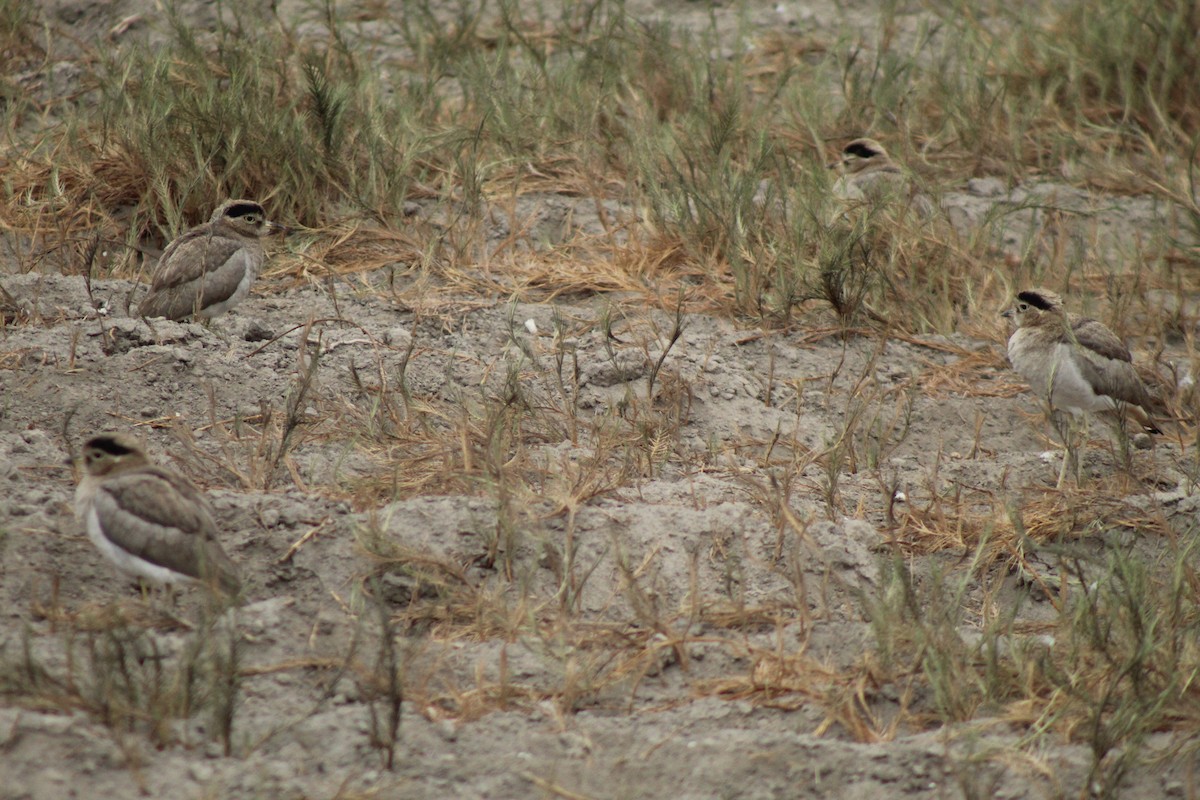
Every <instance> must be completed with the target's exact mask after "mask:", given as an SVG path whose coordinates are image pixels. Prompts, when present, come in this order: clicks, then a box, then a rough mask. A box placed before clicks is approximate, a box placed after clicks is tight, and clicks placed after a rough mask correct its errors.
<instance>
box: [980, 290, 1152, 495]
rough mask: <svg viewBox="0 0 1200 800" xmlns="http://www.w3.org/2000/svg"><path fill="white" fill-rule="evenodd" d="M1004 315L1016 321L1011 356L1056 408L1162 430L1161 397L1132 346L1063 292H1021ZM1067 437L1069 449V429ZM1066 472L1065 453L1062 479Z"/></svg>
mask: <svg viewBox="0 0 1200 800" xmlns="http://www.w3.org/2000/svg"><path fill="white" fill-rule="evenodd" d="M1002 316H1004V317H1008V318H1011V319H1013V320H1014V321H1015V322H1016V325H1017V329H1016V330H1015V331H1014V332H1013V334H1012V336H1010V337H1009V339H1008V360H1009V362H1010V363H1011V364H1012V366H1013V369H1014V370H1016V371H1017V372H1018V373H1020V375H1021V376H1022V377H1023V378H1025V380H1027V381H1029V386H1030V388H1031V389H1032V390H1033V391H1034V392H1037V393H1038V394H1039V395H1041V396H1042V397H1043V398H1045V399H1046V400H1047V402H1048V403H1049V405H1050V408H1051V410H1052V411H1055V410H1058V411H1066V412H1070V414H1071V415H1072V418H1074V417H1077V416H1079V415H1083V414H1100V415H1102V416H1104V417H1106V418H1107V419H1108V420H1109V421H1112V422H1114V423H1116V424H1119V425H1123V424H1124V420H1125V418H1126V417H1132V418H1133V419H1135V420H1136V421H1137V422H1138V423H1139V424H1140V425H1141V426H1142V427H1143V428H1144V429H1145V430H1146V431H1148V432H1151V433H1161V432H1162V431H1161V430H1160V429H1159V426H1158V424H1157V423H1156V422H1155V420H1154V418H1153V416H1152V409H1154V408H1155V407H1156V406H1157V405H1158V403H1157V401H1156V400H1155V398H1154V397H1153V395H1151V393H1150V391H1149V390H1148V389H1147V388H1146V385H1145V383H1143V382H1142V379H1141V376H1140V375H1139V374H1138V371H1137V368H1136V367H1134V365H1133V358H1132V356H1131V355H1130V353H1129V349H1128V348H1126V347H1125V344H1124V343H1123V342H1122V341H1121V340H1120V339H1119V338H1118V337H1117V335H1116V334H1115V333H1113V332H1112V331H1111V330H1109V329H1108V328H1107V327H1105V326H1104V324H1103V323H1101V322H1098V321H1097V320H1094V319H1090V318H1088V317H1080V316H1078V315H1075V314H1068V313H1067V312H1066V310H1065V309H1064V307H1063V301H1062V298H1061V297H1059V296H1058V295H1057V294H1055V293H1054V292H1052V291H1049V290H1048V289H1028V290H1025V291H1022V292H1019V293H1018V294H1017V297H1016V299H1015V300H1014V301H1013V304H1012V306H1011V307H1009V308H1008V309H1006V310H1005V311H1004V312H1003V314H1002ZM1064 438H1065V439H1068V441H1067V442H1066V444H1067V447H1068V449H1070V448H1071V446H1072V445H1071V442H1070V441H1069V435H1065V436H1064ZM1065 474H1066V459H1064V462H1063V472H1062V473H1060V474H1059V484H1060V485H1061V483H1062V480H1063V476H1064V475H1065Z"/></svg>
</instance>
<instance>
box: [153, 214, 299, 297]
mask: <svg viewBox="0 0 1200 800" xmlns="http://www.w3.org/2000/svg"><path fill="white" fill-rule="evenodd" d="M287 232H288V229H287V228H286V227H284V226H283V225H279V224H278V223H275V222H271V221H270V220H269V219H267V215H266V212H265V211H264V210H263V207H262V206H261V205H259V204H258V203H256V202H254V201H253V200H228V201H226V202H224V203H222V204H221V206H220V207H219V208H217V210H216V211H214V212H213V214H212V217H211V218H210V219H209V220H208V222H206V223H204V224H203V225H197V226H196V227H194V228H192V229H191V230H189V231H187V232H186V233H184V234H183V235H182V236H178V237H176V238H175V239H174V240H172V241H171V243H170V244H168V245H167V249H166V250H164V251H163V254H162V258H160V259H159V261H158V265H157V266H156V267H155V269H154V277H153V278H152V279H151V283H150V291H149V293H147V294H146V296H145V297H144V298H142V302H141V304H140V305H139V306H138V313H139V314H141V316H143V317H166V318H167V319H172V320H179V319H184V318H186V317H192V318H196V319H211V318H212V317H215V316H217V315H218V314H224V313H225V312H226V311H228V310H230V309H231V308H233V307H234V306H236V305H237V304H238V303H240V302H242V300H244V299H245V298H246V295H247V294H249V293H250V285H251V284H253V283H254V281H255V279H257V278H258V273H259V270H260V269H262V265H263V261H264V260H265V257H266V256H265V254H264V252H263V246H262V241H261V240H262V238H263V237H265V236H271V235H273V234H277V233H287Z"/></svg>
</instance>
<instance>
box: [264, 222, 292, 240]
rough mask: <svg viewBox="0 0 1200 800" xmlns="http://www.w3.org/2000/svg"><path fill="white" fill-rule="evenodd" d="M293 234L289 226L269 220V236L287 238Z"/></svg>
mask: <svg viewBox="0 0 1200 800" xmlns="http://www.w3.org/2000/svg"><path fill="white" fill-rule="evenodd" d="M291 232H292V229H291V228H289V227H288V226H287V225H280V224H279V223H278V222H271V220H267V236H287V235H288V234H289V233H291Z"/></svg>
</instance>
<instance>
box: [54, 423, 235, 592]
mask: <svg viewBox="0 0 1200 800" xmlns="http://www.w3.org/2000/svg"><path fill="white" fill-rule="evenodd" d="M82 453H83V458H82V460H83V475H82V477H81V479H80V481H79V486H78V488H77V489H76V490H75V515H76V516H77V517H78V519H79V521H80V522H81V523H82V524H83V526H84V527H85V528H86V530H87V535H88V538H89V539H90V540H91V542H92V544H94V545H95V546H96V548H97V549H98V550H99V551H100V552H101V553H103V554H104V556H105V557H107V558H108V560H109V561H111V562H112V563H113V564H115V565H116V566H117V568H118V569H120V570H121V571H123V572H125V573H127V574H129V575H131V576H133V577H135V578H141V579H144V580H146V581H147V582H149V583H150V584H153V585H160V586H163V585H165V586H168V587H173V586H175V585H178V584H202V585H205V586H207V587H209V588H211V589H215V590H218V591H219V592H221V593H223V594H226V595H231V596H232V595H237V594H238V592H239V591H240V589H241V579H240V577H239V575H238V569H237V566H236V565H235V564H234V563H233V561H232V560H231V559H230V558H229V556H228V555H226V553H225V550H224V549H222V547H221V543H220V542H219V541H218V540H217V526H216V523H215V522H214V521H213V514H212V510H211V508H210V506H209V504H208V501H207V500H206V499H205V498H204V495H202V494H201V493H200V491H199V490H198V489H197V488H196V487H195V486H194V485H193V484H192V483H191V481H189V480H188V479H187V478H185V477H183V476H182V475H179V474H178V473H176V472H173V471H171V470H169V469H166V468H164V467H159V466H155V465H154V464H153V463H151V461H150V459H149V457H147V455H146V452H145V450H143V449H142V447H141V445H140V444H139V443H138V442H137V441H136V440H135V439H134V438H133V437H131V436H128V435H126V434H122V433H104V434H100V435H98V436H94V437H92V438H90V439H88V441H87V442H85V443H84V445H83V451H82Z"/></svg>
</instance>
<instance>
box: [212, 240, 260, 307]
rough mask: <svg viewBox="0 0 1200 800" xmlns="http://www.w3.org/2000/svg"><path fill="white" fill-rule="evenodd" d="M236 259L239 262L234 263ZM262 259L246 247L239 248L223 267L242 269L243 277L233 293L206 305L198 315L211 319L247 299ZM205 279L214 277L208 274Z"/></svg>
mask: <svg viewBox="0 0 1200 800" xmlns="http://www.w3.org/2000/svg"><path fill="white" fill-rule="evenodd" d="M235 260H236V262H238V263H233V262H235ZM261 261H262V259H261V258H259V257H256V256H255V255H253V254H250V253H247V252H246V250H245V248H243V249H242V250H239V251H238V252H237V253H236V254H235V255H234V256H233V257H232V258H231V259H230V260H229V262H226V264H225V266H224V267H223V268H222V269H223V270H228V269H231V268H233V269H238V270H240V271H241V278H240V279H239V280H238V283H237V286H236V287H234V290H233V294H231V295H229V297H226V298H225V299H224V300H221V301H220V302H217V303H213V304H211V305H205V306H204V307H203V308H201V309H200V311H199V313H198V314H197V315H196V316H197V317H201V318H203V319H211V318H212V317H216V316H220V315H221V314H224V313H225V312H226V311H229V310H230V309H231V308H233V307H234V306H236V305H237V304H238V303H240V302H242V301H243V300H245V299H246V295H248V294H249V293H250V286H251V285H253V283H254V281H255V280H256V279H257V278H258V270H259V268H260V267H261V266H262V263H261ZM205 280H213V278H212V277H209V276H206V278H205Z"/></svg>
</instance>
